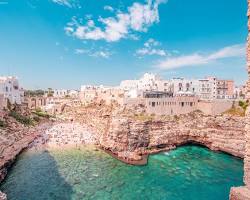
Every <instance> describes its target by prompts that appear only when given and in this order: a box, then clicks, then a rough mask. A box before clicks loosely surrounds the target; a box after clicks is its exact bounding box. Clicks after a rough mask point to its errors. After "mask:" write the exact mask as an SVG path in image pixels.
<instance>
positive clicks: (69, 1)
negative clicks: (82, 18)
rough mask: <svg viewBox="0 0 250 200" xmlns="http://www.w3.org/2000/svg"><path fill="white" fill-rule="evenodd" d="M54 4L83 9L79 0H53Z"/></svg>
mask: <svg viewBox="0 0 250 200" xmlns="http://www.w3.org/2000/svg"><path fill="white" fill-rule="evenodd" d="M52 2H54V3H57V4H59V5H61V6H67V7H69V8H75V7H78V8H81V6H80V3H79V2H78V0H52Z"/></svg>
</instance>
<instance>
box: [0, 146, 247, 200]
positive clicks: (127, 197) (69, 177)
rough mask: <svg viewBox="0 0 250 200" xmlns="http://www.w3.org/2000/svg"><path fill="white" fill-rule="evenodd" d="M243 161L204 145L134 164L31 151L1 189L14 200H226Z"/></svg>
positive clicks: (238, 181)
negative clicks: (203, 146)
mask: <svg viewBox="0 0 250 200" xmlns="http://www.w3.org/2000/svg"><path fill="white" fill-rule="evenodd" d="M242 177H243V162H242V160H240V159H236V158H234V157H232V156H229V155H226V154H223V153H215V152H212V151H209V150H208V149H206V148H202V147H199V146H184V147H180V148H178V149H176V150H173V151H171V152H168V153H160V154H157V155H152V156H150V158H149V163H148V165H147V166H130V165H126V164H124V163H121V162H120V161H118V160H116V159H114V158H112V157H111V156H109V155H107V154H105V153H104V152H102V151H94V150H93V149H91V148H85V149H82V150H77V149H68V150H63V151H58V150H57V151H55V150H53V151H48V152H47V151H40V152H34V151H31V150H28V151H26V152H24V153H23V154H21V155H20V156H19V158H18V160H17V162H16V163H15V165H14V166H13V168H12V169H11V170H10V173H9V175H8V177H7V179H6V180H5V181H4V183H3V184H2V185H1V186H0V190H2V191H3V192H5V193H7V195H8V198H9V199H10V200H14V199H15V200H47V199H48V200H50V199H51V200H54V199H56V200H64V199H65V200H68V199H72V200H74V199H79V200H80V199H95V200H96V199H97V200H98V199H107V200H113V199H114V200H115V199H122V200H136V199H138V200H147V199H150V200H151V199H152V200H155V199H159V200H164V199H165V200H227V199H228V195H229V189H230V187H231V186H239V185H242V184H243V183H242Z"/></svg>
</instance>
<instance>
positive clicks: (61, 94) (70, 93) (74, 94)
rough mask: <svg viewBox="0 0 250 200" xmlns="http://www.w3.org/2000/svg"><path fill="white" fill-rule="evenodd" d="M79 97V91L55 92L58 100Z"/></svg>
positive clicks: (63, 90) (54, 94)
mask: <svg viewBox="0 0 250 200" xmlns="http://www.w3.org/2000/svg"><path fill="white" fill-rule="evenodd" d="M78 95H79V92H78V91H77V90H65V89H62V90H54V91H53V96H54V97H58V98H65V97H72V98H77V97H78Z"/></svg>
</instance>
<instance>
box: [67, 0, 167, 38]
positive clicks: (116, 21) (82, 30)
mask: <svg viewBox="0 0 250 200" xmlns="http://www.w3.org/2000/svg"><path fill="white" fill-rule="evenodd" d="M164 2H165V1H164ZM161 3H163V1H159V0H147V3H145V4H141V3H137V2H135V3H133V5H132V6H131V7H129V8H128V10H127V12H120V11H119V12H117V13H116V15H115V16H114V17H108V18H102V17H99V19H98V22H99V23H101V25H102V26H101V27H99V26H97V25H96V24H95V22H94V21H92V20H91V22H90V21H87V23H86V24H85V25H79V24H78V23H75V22H74V23H72V22H71V23H68V26H67V27H65V31H66V33H67V34H70V35H72V36H74V37H77V38H79V39H82V40H106V41H108V42H115V41H119V40H120V39H122V38H133V37H130V35H133V34H132V33H131V32H132V31H136V32H147V30H148V28H149V27H150V26H151V25H153V24H154V23H158V22H159V21H160V19H159V13H158V6H159V4H161Z"/></svg>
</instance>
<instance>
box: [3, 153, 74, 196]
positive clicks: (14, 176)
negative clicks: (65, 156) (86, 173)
mask: <svg viewBox="0 0 250 200" xmlns="http://www.w3.org/2000/svg"><path fill="white" fill-rule="evenodd" d="M1 190H2V191H3V192H5V193H6V194H7V196H8V199H9V200H12V199H15V200H24V199H27V200H28V199H32V200H58V199H60V200H71V199H72V194H73V189H72V187H71V185H70V184H68V183H67V182H66V180H65V179H64V177H62V175H61V174H60V172H59V170H58V165H57V163H56V161H55V159H54V158H53V156H52V155H50V153H49V152H47V151H43V152H40V153H32V154H30V153H27V152H24V153H23V154H22V155H20V156H19V157H18V160H17V162H16V163H15V164H14V165H13V167H12V169H11V170H10V171H9V174H8V176H7V178H6V179H5V181H4V182H3V184H2V186H1Z"/></svg>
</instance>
